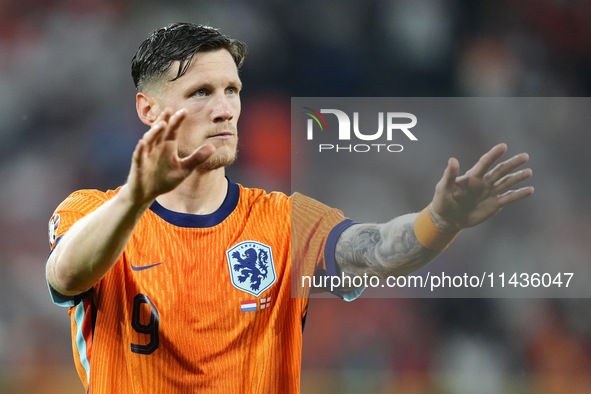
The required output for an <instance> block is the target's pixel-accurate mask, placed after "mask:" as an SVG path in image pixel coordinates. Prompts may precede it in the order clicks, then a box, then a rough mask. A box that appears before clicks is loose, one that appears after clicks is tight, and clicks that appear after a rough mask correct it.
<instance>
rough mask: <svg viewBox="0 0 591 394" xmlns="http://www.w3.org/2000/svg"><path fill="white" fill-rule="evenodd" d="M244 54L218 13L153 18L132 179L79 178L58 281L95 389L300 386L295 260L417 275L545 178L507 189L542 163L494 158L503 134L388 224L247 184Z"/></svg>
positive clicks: (331, 268)
mask: <svg viewBox="0 0 591 394" xmlns="http://www.w3.org/2000/svg"><path fill="white" fill-rule="evenodd" d="M245 54H246V47H245V45H244V44H243V43H241V42H239V41H237V40H232V39H229V38H227V37H225V36H222V35H221V34H220V33H218V32H217V31H216V30H215V29H212V28H209V27H203V26H196V25H192V24H174V25H170V26H168V27H166V28H162V29H160V30H157V31H155V32H154V33H153V34H152V35H151V36H150V37H149V38H148V39H147V40H146V41H144V43H142V45H141V46H140V48H139V50H138V52H137V53H136V56H135V57H134V60H133V64H132V75H133V78H134V82H135V84H136V87H137V90H138V93H137V96H136V108H137V113H138V116H139V118H140V120H141V121H142V122H144V123H145V124H146V125H148V126H149V127H150V129H149V131H148V132H147V133H146V134H144V136H143V138H142V139H141V140H140V141H139V142H138V144H137V147H136V149H135V151H134V153H133V159H132V165H131V170H130V173H129V177H128V180H127V183H126V184H125V185H123V186H121V187H120V188H118V189H117V190H115V191H108V192H106V193H103V192H99V191H92V190H83V191H78V192H76V193H73V194H72V195H70V196H69V197H68V198H67V199H66V200H65V201H64V202H63V203H62V204H60V206H59V207H58V208H57V209H56V212H55V214H54V216H53V217H52V219H51V221H50V243H51V244H52V252H51V254H50V257H49V259H48V262H47V280H48V284H49V287H50V293H51V295H52V297H53V300H54V302H55V303H57V304H58V305H63V306H68V307H69V308H70V309H69V313H70V316H71V320H72V342H73V348H74V355H75V357H74V358H75V362H76V367H77V370H78V373H79V375H80V377H81V379H82V382H83V384H84V386H85V387H86V389H87V392H89V393H93V392H94V393H114V392H117V393H133V392H137V393H185V392H186V393H193V392H205V393H297V392H299V376H300V362H301V335H302V329H303V320H304V318H305V314H306V309H307V298H306V297H305V295H306V293H304V297H301V298H292V294H291V283H292V282H291V277H292V271H291V270H292V265H291V264H292V260H293V261H294V266H295V264H296V263H297V264H298V267H303V268H301V270H303V273H307V274H314V273H315V272H324V271H326V272H329V273H330V274H333V275H334V274H339V273H340V272H343V273H345V274H346V275H350V276H353V275H359V274H361V275H363V274H365V273H367V274H370V275H376V276H379V277H387V276H389V275H404V274H407V273H409V272H412V271H414V270H416V269H418V268H420V267H422V266H424V265H425V264H427V263H428V262H429V261H431V260H432V259H433V258H434V257H435V256H437V255H438V254H439V253H440V252H441V251H442V250H443V249H445V247H446V246H447V245H448V244H449V243H450V242H451V241H452V240H453V238H454V237H455V236H456V235H457V233H458V232H459V231H460V230H461V229H463V228H465V227H471V226H474V225H476V224H478V223H481V222H483V221H485V220H487V219H489V218H490V217H492V216H494V215H495V214H496V213H498V212H499V211H500V210H501V208H502V207H503V206H504V205H506V204H508V203H510V202H513V201H517V200H519V199H522V198H524V197H526V196H528V195H530V194H531V193H532V192H533V188H531V187H527V188H522V189H519V190H516V191H509V192H506V193H504V194H501V193H503V192H504V191H505V190H507V189H509V188H511V187H513V186H514V185H516V184H517V183H519V182H521V181H523V180H525V179H527V178H529V177H530V176H531V170H529V169H527V170H522V171H519V172H513V171H514V170H515V169H516V168H517V167H519V166H520V165H522V164H524V163H525V162H526V161H527V160H528V156H527V154H520V155H517V156H515V157H513V158H511V159H509V160H507V161H505V162H503V163H501V164H499V165H497V166H496V167H494V168H492V167H493V165H494V163H495V162H496V161H497V160H498V159H499V158H500V157H501V156H502V155H503V153H505V151H506V149H507V147H506V146H505V145H504V144H500V145H497V146H496V147H494V148H493V149H492V150H491V151H490V152H488V153H487V154H485V155H484V156H483V157H482V158H481V159H480V160H479V162H478V163H477V164H476V165H475V166H474V167H473V168H472V169H471V170H470V171H468V172H467V173H466V174H465V175H464V176H461V177H458V173H459V164H458V162H457V161H456V160H455V159H450V160H449V163H448V166H447V168H446V170H445V172H444V175H443V177H442V179H441V181H440V182H439V183H438V184H437V187H436V190H435V196H434V198H433V202H432V204H431V205H430V207H428V208H426V209H425V210H424V211H423V212H421V213H420V214H409V215H404V216H401V217H399V218H396V219H394V220H392V221H390V222H388V223H385V224H380V225H378V224H355V223H354V222H352V221H351V220H349V219H346V218H345V217H344V216H343V215H342V214H341V213H340V211H338V210H336V209H331V208H329V207H327V206H325V205H323V204H321V203H319V202H317V201H314V200H312V199H310V198H308V197H305V196H302V195H300V194H297V193H296V194H294V195H293V196H291V197H287V196H285V195H283V194H281V193H270V194H267V193H265V192H264V191H262V190H257V189H247V188H244V187H242V186H241V185H238V184H236V183H234V182H232V181H230V180H229V179H227V178H226V177H225V174H224V167H225V166H227V165H229V164H231V163H232V162H233V161H234V160H235V158H236V145H237V138H238V137H237V127H236V126H237V121H238V118H239V116H240V96H239V95H240V89H241V87H242V83H241V81H240V78H239V76H238V68H239V67H240V65H241V64H242V62H243V60H244V56H245ZM306 290H308V289H306ZM342 290H343V291H342V294H341V296H342V297H343V298H346V299H353V298H355V297H356V296H357V295H358V293H359V291H358V290H356V289H342Z"/></svg>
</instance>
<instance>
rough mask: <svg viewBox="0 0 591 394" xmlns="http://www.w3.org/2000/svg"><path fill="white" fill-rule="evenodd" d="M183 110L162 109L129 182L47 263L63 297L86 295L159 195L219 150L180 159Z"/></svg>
mask: <svg viewBox="0 0 591 394" xmlns="http://www.w3.org/2000/svg"><path fill="white" fill-rule="evenodd" d="M184 118H185V112H184V110H181V111H178V112H176V113H175V114H174V115H171V111H170V110H168V109H167V110H164V111H163V112H162V114H161V115H160V116H159V117H158V119H156V121H155V122H154V123H153V124H152V127H151V128H150V130H149V131H148V132H147V133H146V134H144V136H143V138H142V139H141V140H140V141H139V142H138V145H137V147H136V149H135V151H134V152H133V160H132V165H131V170H130V173H129V177H128V180H127V183H126V184H125V185H124V186H123V187H122V188H121V190H120V191H119V193H117V194H116V195H115V196H114V197H113V198H112V199H110V200H108V201H107V202H105V203H104V204H102V205H101V206H100V207H98V208H97V209H96V210H95V211H93V212H92V213H90V214H88V215H87V216H85V217H83V218H82V219H80V220H78V221H77V222H76V223H74V225H73V226H72V227H71V228H70V229H69V230H68V231H67V232H66V233H65V234H64V235H63V236H62V238H61V239H60V242H59V243H58V244H57V245H56V246H55V248H54V250H53V251H52V253H51V255H50V256H49V259H48V261H47V268H46V275H47V280H48V282H49V284H50V285H51V287H53V288H54V289H55V290H56V291H58V292H59V293H61V294H63V295H67V296H72V295H77V294H80V293H83V292H85V291H86V290H88V289H90V288H91V287H92V286H94V284H95V283H97V282H98V281H99V280H100V279H101V278H103V277H104V276H105V275H106V274H107V272H108V271H109V270H110V269H111V267H113V265H114V264H115V263H116V262H117V260H118V259H119V257H120V256H121V254H122V253H123V250H124V249H125V246H126V245H127V243H128V242H129V239H130V238H131V234H132V233H133V230H134V229H135V226H136V225H137V223H138V222H139V220H140V218H141V217H142V215H143V214H144V213H145V212H146V210H147V209H148V208H149V207H150V205H151V204H152V202H154V200H155V199H156V197H157V196H159V195H160V194H163V193H166V192H168V191H171V190H173V189H174V188H175V187H177V186H178V185H179V184H180V183H181V182H182V181H183V180H184V179H185V178H187V176H189V174H191V172H192V171H193V170H194V169H195V167H196V166H197V165H199V164H200V163H202V162H204V161H205V160H207V159H208V158H209V156H211V155H212V154H213V152H214V150H215V148H214V147H213V146H212V145H204V146H201V147H199V148H197V149H196V150H195V151H194V152H193V153H192V154H191V155H190V156H188V157H186V158H184V159H180V158H179V157H178V149H177V130H178V127H179V125H180V124H181V122H182V121H183V119H184Z"/></svg>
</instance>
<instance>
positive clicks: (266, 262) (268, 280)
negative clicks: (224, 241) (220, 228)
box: [226, 241, 277, 296]
mask: <svg viewBox="0 0 591 394" xmlns="http://www.w3.org/2000/svg"><path fill="white" fill-rule="evenodd" d="M226 256H227V258H228V266H229V268H230V277H231V278H232V284H233V285H234V287H236V288H237V289H239V290H242V291H245V292H247V293H250V294H252V295H254V296H258V295H259V294H261V293H262V292H263V291H265V290H267V289H268V288H269V287H271V285H272V284H273V283H275V280H276V279H277V275H276V274H275V265H274V263H273V252H272V250H271V247H270V246H268V245H265V244H262V243H260V242H257V241H244V242H240V243H239V244H236V245H234V246H233V247H232V248H230V249H228V250H227V251H226Z"/></svg>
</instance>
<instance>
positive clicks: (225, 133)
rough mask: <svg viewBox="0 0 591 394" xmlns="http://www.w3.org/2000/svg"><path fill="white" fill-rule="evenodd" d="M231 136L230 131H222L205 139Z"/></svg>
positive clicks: (232, 134)
mask: <svg viewBox="0 0 591 394" xmlns="http://www.w3.org/2000/svg"><path fill="white" fill-rule="evenodd" d="M233 136H234V133H232V132H230V131H222V132H220V133H216V134H212V135H210V136H208V137H207V138H230V137H233Z"/></svg>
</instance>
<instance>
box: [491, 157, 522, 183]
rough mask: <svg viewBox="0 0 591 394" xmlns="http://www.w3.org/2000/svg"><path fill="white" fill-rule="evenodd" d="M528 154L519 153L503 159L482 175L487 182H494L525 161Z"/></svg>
mask: <svg viewBox="0 0 591 394" xmlns="http://www.w3.org/2000/svg"><path fill="white" fill-rule="evenodd" d="M528 160H529V155H528V154H527V153H520V154H518V155H517V156H513V157H512V158H510V159H509V160H505V161H504V162H502V163H499V164H497V165H496V166H495V168H493V169H492V170H490V171H489V172H487V173H486V175H484V179H485V180H486V181H488V182H491V183H495V182H497V181H498V180H499V179H501V178H502V177H504V176H505V175H507V174H509V173H511V172H513V171H514V170H515V169H516V168H517V167H519V166H521V165H523V164H525V163H527V162H528Z"/></svg>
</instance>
